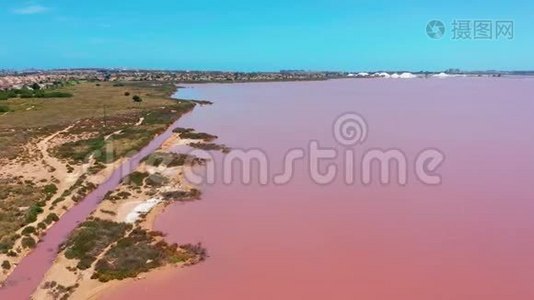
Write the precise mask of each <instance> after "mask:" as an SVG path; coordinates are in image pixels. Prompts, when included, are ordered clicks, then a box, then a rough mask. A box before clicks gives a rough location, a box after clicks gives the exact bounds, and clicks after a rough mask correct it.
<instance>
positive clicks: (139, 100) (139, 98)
mask: <svg viewBox="0 0 534 300" xmlns="http://www.w3.org/2000/svg"><path fill="white" fill-rule="evenodd" d="M132 100H133V101H134V102H137V103H141V102H143V99H142V98H141V97H139V96H137V95H135V96H133V97H132Z"/></svg>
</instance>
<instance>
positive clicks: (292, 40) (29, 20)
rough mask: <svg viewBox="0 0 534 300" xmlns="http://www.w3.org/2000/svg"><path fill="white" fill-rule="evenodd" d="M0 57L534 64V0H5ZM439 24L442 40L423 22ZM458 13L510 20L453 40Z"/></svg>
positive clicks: (314, 66)
mask: <svg viewBox="0 0 534 300" xmlns="http://www.w3.org/2000/svg"><path fill="white" fill-rule="evenodd" d="M0 3H1V5H0V8H1V9H0V35H1V36H2V39H3V41H4V42H2V43H0V69H1V68H16V69H21V68H31V67H36V68H58V67H130V68H136V67H139V68H164V69H183V70H213V69H219V70H242V71H253V70H258V71H269V70H273V71H276V70H280V69H307V70H379V69H388V70H391V69H398V70H414V71H417V70H443V69H447V68H462V69H466V70H467V69H506V70H510V69H522V70H524V69H534V56H533V55H532V53H533V52H534V1H526V0H525V1H513V0H512V1H488V0H486V1H482V0H475V1H468V0H450V1H408V0H407V1H395V0H389V1H387V0H369V1H355V0H352V1H346V0H330V1H326V0H325V1H323V0H321V1H314V0H308V1H302V0H285V1H280V0H270V1H254V0H248V1H238V0H224V1H222V0H218V1H217V0H194V1H192V0H189V1H182V0H152V1H139V0H129V1H113V0H106V1H103V0H93V1H73V0H33V1H20V0H11V1H7V0H0ZM433 19H437V20H441V21H443V22H444V23H445V26H446V33H445V36H444V37H443V38H441V39H437V40H436V39H431V38H429V37H428V36H427V35H426V33H425V27H426V25H427V23H428V22H429V21H430V20H433ZM454 20H492V21H497V20H513V21H514V38H513V39H512V40H506V39H499V40H495V39H492V40H473V39H471V40H454V39H452V35H453V34H452V32H451V29H452V24H451V23H452V22H453V21H454Z"/></svg>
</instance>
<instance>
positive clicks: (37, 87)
mask: <svg viewBox="0 0 534 300" xmlns="http://www.w3.org/2000/svg"><path fill="white" fill-rule="evenodd" d="M32 89H33V90H34V91H37V90H40V89H41V86H40V85H39V84H38V83H37V82H35V83H34V84H32Z"/></svg>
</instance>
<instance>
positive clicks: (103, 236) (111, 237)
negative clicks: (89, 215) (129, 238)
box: [64, 219, 131, 270]
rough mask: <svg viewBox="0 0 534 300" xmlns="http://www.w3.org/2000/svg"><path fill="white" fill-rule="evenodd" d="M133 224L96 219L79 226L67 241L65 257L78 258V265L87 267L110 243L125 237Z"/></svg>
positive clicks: (83, 267) (80, 267) (81, 267)
mask: <svg viewBox="0 0 534 300" xmlns="http://www.w3.org/2000/svg"><path fill="white" fill-rule="evenodd" d="M130 227H131V225H128V224H124V223H116V222H112V221H107V220H100V219H94V220H90V221H86V222H84V223H82V224H80V226H79V227H78V229H76V230H75V231H74V232H73V233H72V234H71V235H70V237H69V238H68V240H67V242H66V243H65V246H64V247H65V249H66V250H65V257H66V258H68V259H78V260H79V262H78V265H77V267H78V268H79V269H82V270H84V269H87V268H89V267H90V266H91V264H92V263H93V262H94V260H95V259H96V256H98V255H99V254H100V253H101V252H102V251H103V250H104V249H105V248H106V247H107V246H108V245H110V244H112V243H113V242H114V241H116V240H118V239H119V238H121V237H123V236H124V234H125V232H126V230H127V229H129V228H130Z"/></svg>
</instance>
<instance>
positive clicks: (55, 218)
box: [44, 213, 59, 225]
mask: <svg viewBox="0 0 534 300" xmlns="http://www.w3.org/2000/svg"><path fill="white" fill-rule="evenodd" d="M44 221H45V223H46V224H48V225H50V224H52V223H53V222H57V221H59V217H58V216H57V215H56V214H55V213H50V214H48V216H46V219H45V220H44Z"/></svg>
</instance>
